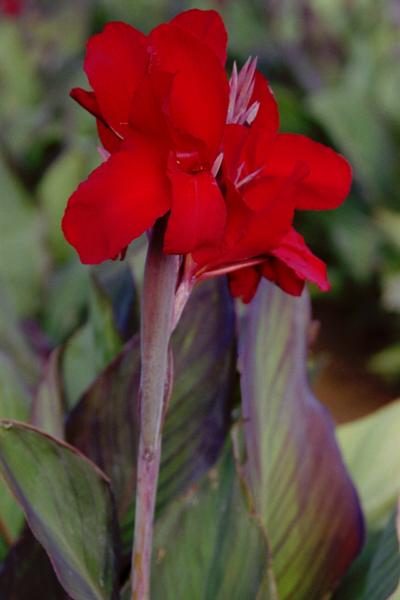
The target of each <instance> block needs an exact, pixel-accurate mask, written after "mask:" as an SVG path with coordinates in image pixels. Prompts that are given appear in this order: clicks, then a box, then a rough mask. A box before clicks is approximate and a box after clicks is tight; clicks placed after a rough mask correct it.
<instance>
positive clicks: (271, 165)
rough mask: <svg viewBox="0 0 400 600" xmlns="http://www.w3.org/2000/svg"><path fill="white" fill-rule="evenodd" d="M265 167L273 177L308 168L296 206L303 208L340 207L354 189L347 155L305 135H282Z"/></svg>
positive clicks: (279, 136) (274, 145) (277, 138)
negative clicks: (345, 156) (341, 154)
mask: <svg viewBox="0 0 400 600" xmlns="http://www.w3.org/2000/svg"><path fill="white" fill-rule="evenodd" d="M265 167H266V169H265V173H266V174H268V176H269V177H271V179H273V178H284V177H289V176H290V175H291V174H292V173H293V172H294V171H295V170H296V169H306V171H305V173H307V172H308V173H307V174H306V175H305V177H303V179H302V181H301V182H300V183H299V184H298V186H297V188H296V208H298V209H301V210H326V209H332V208H337V207H338V206H340V204H342V202H343V201H344V200H345V198H346V196H347V195H348V193H349V191H350V186H351V167H350V165H349V163H348V162H347V161H346V159H345V158H343V157H342V156H340V154H337V153H336V152H334V151H333V150H331V149H330V148H327V147H326V146H323V145H322V144H319V143H317V142H313V141H312V140H310V139H309V138H307V137H305V136H303V135H295V134H289V133H287V134H280V135H278V136H277V137H276V139H275V142H274V144H273V146H272V147H271V150H270V153H269V155H268V157H267V159H266V163H265Z"/></svg>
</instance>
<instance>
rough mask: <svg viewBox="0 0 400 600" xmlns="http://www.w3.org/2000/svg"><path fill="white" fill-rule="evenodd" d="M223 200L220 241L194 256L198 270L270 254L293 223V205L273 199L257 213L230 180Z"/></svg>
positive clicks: (195, 253) (200, 250) (201, 249)
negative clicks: (224, 219)
mask: <svg viewBox="0 0 400 600" xmlns="http://www.w3.org/2000/svg"><path fill="white" fill-rule="evenodd" d="M225 200H226V205H227V210H228V216H227V225H226V228H225V231H224V236H223V239H222V240H221V241H220V242H219V243H217V244H215V245H214V246H205V247H204V248H200V249H199V250H197V251H195V252H194V253H193V259H194V261H195V262H196V263H197V264H198V265H199V266H201V267H203V266H207V269H206V270H207V271H212V270H213V269H215V268H217V267H218V268H220V267H221V266H223V265H225V266H229V265H232V264H234V263H237V262H239V261H243V260H247V259H250V258H255V257H259V256H262V255H263V254H267V253H269V252H271V250H272V249H273V248H274V247H276V246H278V244H279V243H280V241H281V239H282V238H283V237H284V236H285V234H286V233H287V232H288V231H289V230H290V228H291V225H292V222H293V215H294V206H293V204H292V203H291V202H290V200H289V201H288V202H283V201H282V202H281V201H280V199H279V198H278V199H275V200H273V201H271V202H270V203H269V205H268V206H267V207H266V208H265V209H264V210H261V211H259V212H257V213H256V212H254V211H252V210H251V209H250V208H249V207H248V206H247V205H246V203H245V202H244V201H243V198H242V196H241V194H240V193H239V192H238V191H237V190H236V189H235V188H234V186H233V185H232V184H230V183H229V181H228V182H226V194H225Z"/></svg>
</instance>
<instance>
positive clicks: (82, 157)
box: [38, 147, 94, 262]
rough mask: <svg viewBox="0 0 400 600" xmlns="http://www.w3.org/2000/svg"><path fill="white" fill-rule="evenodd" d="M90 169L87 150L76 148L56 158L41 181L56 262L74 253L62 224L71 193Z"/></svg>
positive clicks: (41, 198) (44, 207) (48, 234)
mask: <svg viewBox="0 0 400 600" xmlns="http://www.w3.org/2000/svg"><path fill="white" fill-rule="evenodd" d="M93 166H94V165H93ZM89 170H90V167H89V157H88V153H87V152H85V151H83V150H82V149H80V148H79V147H73V148H70V149H68V150H66V151H64V152H63V154H61V155H60V156H59V157H58V158H57V160H55V161H53V162H52V163H51V165H50V167H49V168H48V169H47V170H46V172H45V173H44V175H43V177H42V179H41V180H40V184H39V187H38V197H39V200H40V203H41V206H42V208H43V213H44V216H45V219H46V226H47V227H46V228H47V239H48V242H49V245H50V248H51V250H52V254H53V256H54V258H55V259H56V260H57V261H60V262H62V261H64V260H66V259H67V258H69V257H70V256H71V255H72V253H73V252H74V250H73V248H72V246H70V245H69V244H68V243H67V242H66V241H65V238H64V236H63V234H62V231H61V227H60V223H61V219H62V216H63V213H64V210H65V206H66V203H67V200H68V196H70V195H71V194H72V192H73V191H74V189H75V188H76V187H77V186H78V184H79V183H80V182H81V181H82V179H84V178H85V177H86V176H87V173H88V171H89Z"/></svg>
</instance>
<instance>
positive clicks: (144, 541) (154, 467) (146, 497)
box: [131, 221, 179, 600]
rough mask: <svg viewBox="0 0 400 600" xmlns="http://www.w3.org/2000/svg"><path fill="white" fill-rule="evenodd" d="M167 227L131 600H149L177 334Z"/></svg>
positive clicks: (156, 256)
mask: <svg viewBox="0 0 400 600" xmlns="http://www.w3.org/2000/svg"><path fill="white" fill-rule="evenodd" d="M164 226H165V224H164V222H163V221H159V222H158V223H156V225H155V227H154V230H153V234H152V236H151V239H150V242H149V249H148V253H147V259H146V266H145V275H144V283H143V295H142V314H141V357H142V367H141V379H140V425H141V430H140V441H139V453H138V465H137V469H138V474H137V485H136V514H135V535H134V545H133V552H132V593H131V599H132V600H148V599H149V598H150V577H151V554H152V540H153V521H154V507H155V500H156V493H157V482H158V473H159V467H160V455H161V426H162V420H163V414H164V407H165V404H166V402H167V400H168V399H167V398H166V395H167V394H168V390H170V388H171V386H170V385H169V372H170V361H169V356H168V349H169V341H170V338H171V333H172V329H173V324H174V323H173V321H174V305H175V290H176V284H177V279H178V272H179V257H177V256H168V255H166V254H164V253H163V250H162V245H163V233H164Z"/></svg>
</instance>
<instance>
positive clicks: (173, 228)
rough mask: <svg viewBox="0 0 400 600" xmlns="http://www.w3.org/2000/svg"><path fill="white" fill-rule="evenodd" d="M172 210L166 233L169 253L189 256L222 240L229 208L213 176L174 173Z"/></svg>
mask: <svg viewBox="0 0 400 600" xmlns="http://www.w3.org/2000/svg"><path fill="white" fill-rule="evenodd" d="M169 178H170V180H171V183H172V210H171V215H170V217H169V220H168V226H167V230H166V233H165V240H164V250H165V252H166V253H167V254H187V253H189V252H192V251H193V250H195V249H196V248H199V247H201V246H203V245H206V244H212V243H214V242H216V241H217V240H219V239H220V238H221V237H222V234H223V230H224V227H225V221H226V208H225V203H224V199H223V197H222V194H221V192H220V190H219V188H218V185H217V183H216V181H215V179H214V177H212V175H210V174H209V173H206V172H205V173H198V174H195V175H188V174H186V173H184V172H182V171H178V170H177V169H176V170H173V171H170V173H169Z"/></svg>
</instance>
